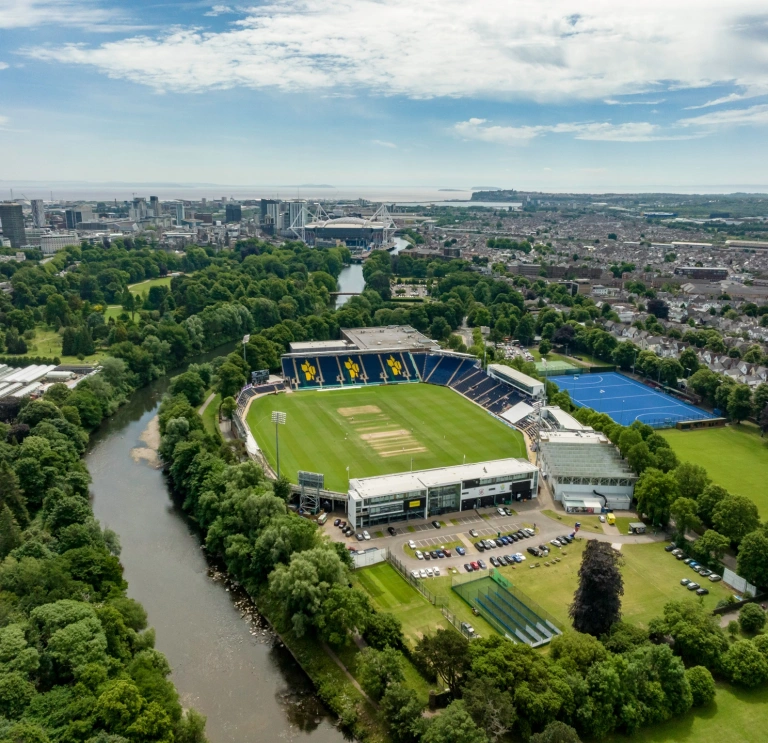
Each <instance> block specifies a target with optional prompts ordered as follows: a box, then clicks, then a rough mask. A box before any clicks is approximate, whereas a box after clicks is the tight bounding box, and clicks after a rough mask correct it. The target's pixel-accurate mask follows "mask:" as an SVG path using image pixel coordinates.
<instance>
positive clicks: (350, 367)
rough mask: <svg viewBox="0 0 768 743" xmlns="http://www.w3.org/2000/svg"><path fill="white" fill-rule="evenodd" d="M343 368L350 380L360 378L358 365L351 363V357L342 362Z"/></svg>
mask: <svg viewBox="0 0 768 743" xmlns="http://www.w3.org/2000/svg"><path fill="white" fill-rule="evenodd" d="M344 368H345V369H346V370H347V371H348V372H349V378H350V379H357V378H358V377H359V376H360V364H358V363H356V362H354V361H352V358H351V357H350V358H348V359H347V360H346V361H345V362H344Z"/></svg>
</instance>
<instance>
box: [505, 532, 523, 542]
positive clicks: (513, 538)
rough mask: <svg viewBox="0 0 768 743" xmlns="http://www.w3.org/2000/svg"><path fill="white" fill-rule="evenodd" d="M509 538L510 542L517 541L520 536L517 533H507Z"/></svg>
mask: <svg viewBox="0 0 768 743" xmlns="http://www.w3.org/2000/svg"><path fill="white" fill-rule="evenodd" d="M507 539H509V541H510V542H517V541H518V540H519V539H520V537H518V536H517V534H509V535H507Z"/></svg>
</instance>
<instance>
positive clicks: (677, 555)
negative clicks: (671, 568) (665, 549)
mask: <svg viewBox="0 0 768 743" xmlns="http://www.w3.org/2000/svg"><path fill="white" fill-rule="evenodd" d="M675 557H676V558H677V559H678V560H685V552H683V551H682V550H680V552H678V553H677V554H676V555H675Z"/></svg>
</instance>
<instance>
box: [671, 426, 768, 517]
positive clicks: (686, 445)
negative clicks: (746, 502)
mask: <svg viewBox="0 0 768 743" xmlns="http://www.w3.org/2000/svg"><path fill="white" fill-rule="evenodd" d="M660 433H661V435H662V436H664V438H665V439H667V441H669V445H670V446H671V447H672V448H673V449H674V451H675V454H677V456H678V458H679V459H680V461H681V462H693V463H694V464H700V465H701V466H702V467H704V468H705V469H706V470H707V473H708V474H709V476H710V478H712V481H713V482H715V483H717V484H718V485H722V486H723V487H724V488H725V489H726V490H728V492H730V493H737V494H739V495H746V496H747V497H748V498H750V499H751V500H752V501H754V503H755V505H757V508H758V510H759V511H760V516H761V518H763V519H765V518H766V517H768V488H766V486H765V483H766V482H768V439H765V438H761V436H760V429H759V428H758V427H757V426H754V425H752V424H750V423H741V424H736V425H730V426H725V427H724V428H708V429H703V430H700V431H677V430H669V431H660Z"/></svg>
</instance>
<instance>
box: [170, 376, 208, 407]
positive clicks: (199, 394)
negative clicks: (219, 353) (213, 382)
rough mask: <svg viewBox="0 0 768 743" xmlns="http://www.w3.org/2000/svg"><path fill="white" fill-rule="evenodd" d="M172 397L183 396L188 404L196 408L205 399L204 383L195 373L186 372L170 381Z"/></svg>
mask: <svg viewBox="0 0 768 743" xmlns="http://www.w3.org/2000/svg"><path fill="white" fill-rule="evenodd" d="M169 391H170V393H171V394H172V395H185V396H186V398H187V400H189V404H190V405H193V406H194V407H198V406H199V405H200V404H201V403H202V402H203V398H204V397H205V383H204V382H203V380H202V379H201V378H200V375H199V374H197V373H196V372H192V371H187V372H184V373H183V374H179V375H178V376H177V377H174V378H173V379H172V380H171V386H170V388H169Z"/></svg>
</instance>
